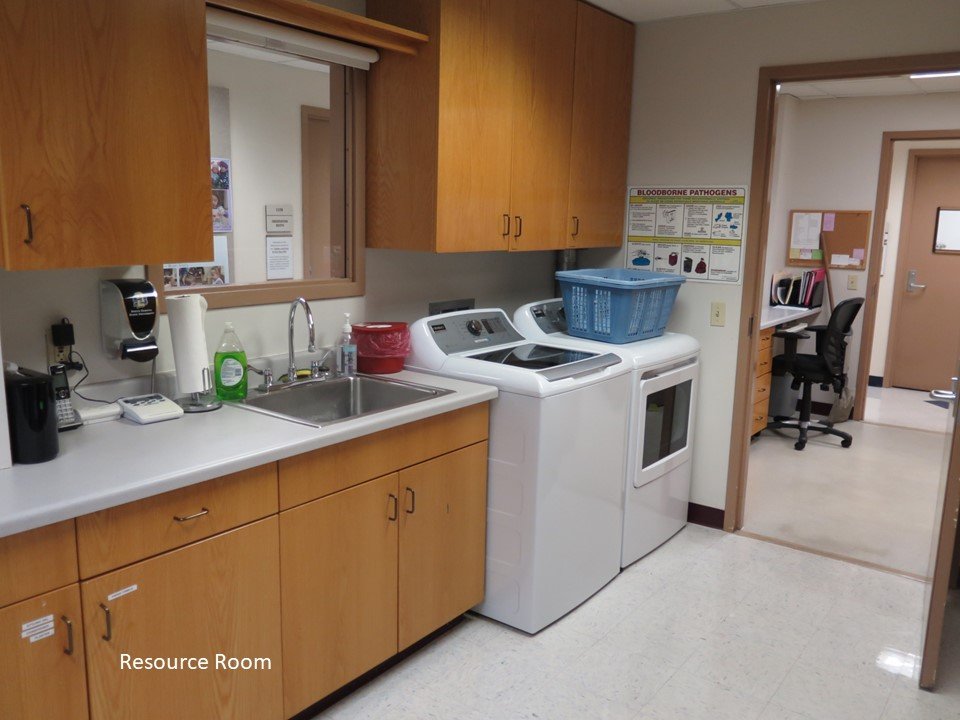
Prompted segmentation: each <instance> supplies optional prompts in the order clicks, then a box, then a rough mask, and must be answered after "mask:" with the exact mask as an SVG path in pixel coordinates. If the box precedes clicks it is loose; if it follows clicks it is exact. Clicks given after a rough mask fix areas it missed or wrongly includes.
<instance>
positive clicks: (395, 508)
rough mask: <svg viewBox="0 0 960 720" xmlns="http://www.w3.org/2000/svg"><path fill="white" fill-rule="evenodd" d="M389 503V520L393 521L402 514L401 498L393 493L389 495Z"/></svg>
mask: <svg viewBox="0 0 960 720" xmlns="http://www.w3.org/2000/svg"><path fill="white" fill-rule="evenodd" d="M387 505H388V506H389V508H390V510H389V511H388V515H387V520H390V521H391V522H393V521H394V520H396V519H397V518H398V517H399V516H400V513H399V511H400V500H398V499H397V496H396V495H394V494H393V493H390V494H389V495H387Z"/></svg>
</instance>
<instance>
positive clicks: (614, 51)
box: [567, 2, 634, 247]
mask: <svg viewBox="0 0 960 720" xmlns="http://www.w3.org/2000/svg"><path fill="white" fill-rule="evenodd" d="M633 36H634V28H633V25H631V24H630V23H628V22H626V21H624V20H620V19H619V18H616V17H614V16H613V15H610V14H608V13H606V12H604V11H603V10H598V9H597V8H594V7H591V6H590V5H587V4H586V3H582V2H581V3H579V9H578V17H577V59H576V71H575V75H574V85H573V134H572V141H571V146H570V203H569V210H568V213H569V217H570V231H569V232H570V234H569V235H568V236H567V237H568V247H620V245H621V243H622V241H623V214H624V206H625V203H626V192H627V148H628V144H629V139H630V102H631V83H632V78H633Z"/></svg>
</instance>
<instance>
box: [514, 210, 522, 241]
mask: <svg viewBox="0 0 960 720" xmlns="http://www.w3.org/2000/svg"><path fill="white" fill-rule="evenodd" d="M516 220H517V232H516V234H515V235H514V237H520V236H521V235H523V218H522V217H520V216H519V215H517V216H516Z"/></svg>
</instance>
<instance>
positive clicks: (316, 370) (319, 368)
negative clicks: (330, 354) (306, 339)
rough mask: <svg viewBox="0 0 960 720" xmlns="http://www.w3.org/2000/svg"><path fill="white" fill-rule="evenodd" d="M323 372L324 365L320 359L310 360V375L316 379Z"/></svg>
mask: <svg viewBox="0 0 960 720" xmlns="http://www.w3.org/2000/svg"><path fill="white" fill-rule="evenodd" d="M322 374H323V365H322V364H321V363H320V361H319V360H311V361H310V377H312V378H313V379H314V380H316V379H317V378H319V377H320V376H321V375H322Z"/></svg>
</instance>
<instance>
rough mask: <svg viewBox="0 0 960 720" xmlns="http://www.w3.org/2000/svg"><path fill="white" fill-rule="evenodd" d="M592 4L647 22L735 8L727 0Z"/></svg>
mask: <svg viewBox="0 0 960 720" xmlns="http://www.w3.org/2000/svg"><path fill="white" fill-rule="evenodd" d="M593 4H594V5H597V6H598V7H601V8H603V9H604V10H607V11H608V12H611V13H613V14H614V15H618V16H619V17H622V18H624V19H626V20H630V21H631V22H648V21H650V20H664V19H666V18H674V17H685V16H687V15H705V14H707V13H718V12H729V11H731V10H736V9H737V7H736V6H735V5H734V4H733V3H732V2H729V0H594V2H593Z"/></svg>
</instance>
